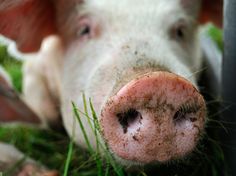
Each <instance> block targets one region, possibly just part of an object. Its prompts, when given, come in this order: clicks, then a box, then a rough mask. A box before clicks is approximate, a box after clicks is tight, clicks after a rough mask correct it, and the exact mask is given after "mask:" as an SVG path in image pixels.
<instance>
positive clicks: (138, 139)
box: [100, 72, 206, 164]
mask: <svg viewBox="0 0 236 176" xmlns="http://www.w3.org/2000/svg"><path fill="white" fill-rule="evenodd" d="M205 111H206V109H205V103H204V100H203V97H202V96H201V95H200V94H199V93H198V91H197V90H196V89H195V88H194V87H193V86H192V85H191V83H189V82H188V81H187V80H185V79H183V78H182V77H179V76H177V75H174V74H172V73H167V72H153V73H149V74H146V75H144V76H141V77H139V78H137V79H136V80H133V81H131V82H130V83H128V84H127V85H125V86H124V87H123V88H122V89H120V90H119V91H118V92H117V94H116V95H114V96H113V97H111V98H110V99H109V100H108V102H107V104H106V105H105V106H104V108H103V111H102V114H101V120H100V122H101V127H102V130H103V136H104V138H105V141H106V142H107V144H108V146H109V147H110V149H111V151H112V152H113V153H114V155H115V156H116V158H118V160H123V162H124V161H127V162H126V163H129V162H133V163H139V164H148V163H153V162H162V163H163V162H167V161H169V160H174V159H179V158H182V157H184V156H185V155H187V154H189V153H190V152H191V151H192V150H193V149H194V148H195V146H196V144H197V141H198V140H199V137H200V134H201V132H202V130H203V128H204V122H205Z"/></svg>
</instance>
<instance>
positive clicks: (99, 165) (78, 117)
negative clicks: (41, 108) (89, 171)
mask: <svg viewBox="0 0 236 176" xmlns="http://www.w3.org/2000/svg"><path fill="white" fill-rule="evenodd" d="M83 101H84V104H87V102H86V99H85V96H84V97H83ZM72 105H73V109H74V114H75V116H76V118H77V120H78V122H79V125H80V128H81V130H82V132H83V136H84V139H85V142H86V144H87V146H88V148H89V152H90V154H91V155H93V154H95V162H96V165H97V169H98V174H97V175H98V176H102V175H103V174H102V160H101V159H100V157H99V155H98V151H96V152H95V151H94V150H93V149H92V146H91V144H90V142H89V140H88V137H87V134H86V131H85V129H84V126H83V123H82V121H81V119H80V115H79V113H78V110H77V108H76V106H75V104H74V103H73V102H72ZM84 108H85V109H87V105H86V106H84ZM86 111H87V110H86ZM85 113H86V112H85ZM87 114H88V113H87ZM87 119H88V121H89V122H90V120H89V118H87ZM90 127H91V128H92V124H91V122H90ZM92 129H93V128H92ZM94 132H95V133H96V135H95V137H96V141H97V140H98V137H97V132H96V129H95V130H94Z"/></svg>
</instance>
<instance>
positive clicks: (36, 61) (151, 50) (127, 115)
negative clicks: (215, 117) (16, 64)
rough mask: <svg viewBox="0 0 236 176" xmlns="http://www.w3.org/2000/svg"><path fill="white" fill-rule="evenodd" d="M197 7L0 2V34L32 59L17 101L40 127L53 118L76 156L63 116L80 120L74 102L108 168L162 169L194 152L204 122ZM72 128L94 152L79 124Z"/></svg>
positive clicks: (106, 0) (182, 2) (146, 0)
mask: <svg viewBox="0 0 236 176" xmlns="http://www.w3.org/2000/svg"><path fill="white" fill-rule="evenodd" d="M206 2H207V1H206ZM206 2H204V3H206ZM204 3H203V5H204ZM200 7H201V1H200V0H172V1H166V0H156V1H152V0H120V1H119V2H117V1H115V0H86V1H84V0H70V1H66V0H58V1H55V0H49V1H42V0H27V1H3V2H1V5H0V9H1V10H0V21H1V22H0V32H1V33H2V34H3V35H5V36H7V37H9V38H11V39H13V40H15V41H16V43H17V46H18V49H19V50H20V51H21V52H35V51H39V52H38V53H37V54H33V55H32V56H31V57H32V58H31V59H28V60H27V61H26V63H25V65H24V80H23V99H24V101H25V102H26V103H27V104H28V106H29V107H30V108H32V109H33V110H34V112H35V113H36V114H37V115H38V116H39V117H40V119H41V121H42V125H43V126H45V127H47V126H48V125H53V124H56V123H58V122H59V121H60V115H61V116H62V123H63V125H64V127H65V129H66V131H67V133H68V134H69V136H74V140H75V142H76V143H77V144H78V145H79V146H81V147H84V148H86V147H87V145H86V141H85V139H84V137H83V133H82V131H81V129H80V126H79V125H78V123H77V122H76V123H75V118H74V113H73V107H72V102H74V103H75V104H76V106H77V107H78V109H81V110H83V107H84V105H83V99H82V98H81V95H82V92H83V93H84V94H85V95H86V97H90V98H91V100H92V103H93V106H94V109H95V112H96V113H97V116H98V120H99V124H100V127H101V134H100V135H99V140H100V141H101V143H105V144H106V145H107V146H108V148H109V151H110V153H112V155H113V156H114V158H115V159H116V161H117V162H119V163H120V164H121V165H125V166H136V165H146V164H150V163H167V162H169V161H173V160H178V159H181V158H183V157H185V156H186V155H188V154H190V153H191V152H192V151H193V150H194V149H195V147H196V145H197V143H198V141H199V139H200V137H201V135H202V133H203V131H204V125H205V122H206V103H205V101H204V98H203V96H202V95H201V93H200V92H199V88H198V85H197V80H198V74H197V73H198V72H199V71H201V70H202V67H203V66H202V53H201V48H200V45H199V41H198V24H199V19H200V20H202V21H204V20H206V17H209V15H206V12H205V13H204V15H203V16H201V15H200ZM219 15H220V14H219ZM15 19H17V20H15ZM216 19H217V18H216ZM42 41H43V42H42ZM41 42H42V45H41ZM40 46H41V47H40ZM91 113H92V112H89V114H90V116H91ZM81 121H82V123H83V124H84V126H85V129H86V133H87V134H88V138H89V140H90V143H91V144H92V147H93V148H94V149H95V148H96V137H95V134H94V132H93V130H92V129H91V127H90V126H89V123H88V121H87V118H86V117H84V116H83V115H82V114H81ZM73 129H74V130H73Z"/></svg>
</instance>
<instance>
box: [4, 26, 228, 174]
mask: <svg viewBox="0 0 236 176" xmlns="http://www.w3.org/2000/svg"><path fill="white" fill-rule="evenodd" d="M209 34H210V35H211V36H212V37H213V39H214V40H215V41H216V42H217V43H218V46H219V47H220V48H222V47H223V44H222V34H221V31H220V30H218V29H216V28H214V27H212V28H209ZM0 64H1V65H3V66H4V67H5V68H6V70H7V71H8V72H9V74H10V75H11V77H12V79H13V83H14V86H15V88H16V90H18V91H19V92H20V91H21V80H22V73H21V66H22V63H20V62H19V61H16V60H14V59H13V58H12V57H10V56H9V55H8V54H7V52H6V48H5V47H4V46H0ZM82 99H83V103H84V108H83V109H82V110H81V109H78V108H77V106H76V104H75V103H72V105H71V106H72V107H73V110H74V121H76V122H77V124H79V125H80V128H81V129H82V133H83V136H84V138H85V140H86V143H87V146H88V147H87V148H88V150H84V149H82V148H80V147H78V146H77V145H75V144H74V136H73V137H72V138H71V139H69V138H68V136H67V134H66V133H65V131H63V130H62V131H53V130H41V129H36V128H30V127H16V128H12V127H0V140H1V141H4V142H7V143H10V144H13V145H15V146H16V147H17V148H19V149H20V150H21V151H23V152H24V153H25V154H26V156H29V157H31V158H33V159H35V160H36V161H37V162H39V163H41V164H43V165H45V166H47V167H48V168H50V169H56V170H58V171H59V173H61V175H63V176H77V175H79V176H94V175H99V176H103V175H105V176H108V175H112V176H123V175H127V176H133V175H135V176H136V175H138V176H146V175H159V176H167V175H168V176H171V175H173V176H185V175H186V176H199V175H201V176H208V175H212V176H221V175H223V174H222V171H223V170H224V168H225V164H224V155H223V152H222V149H221V146H220V145H219V143H218V142H217V139H218V138H217V136H218V132H217V130H215V129H217V128H222V127H221V125H222V124H221V123H219V121H218V120H217V117H214V118H216V119H214V120H212V121H209V123H208V125H207V127H206V135H204V137H203V138H202V141H201V142H200V144H199V145H198V147H197V150H196V151H194V152H193V154H192V155H191V156H189V157H187V158H186V159H184V161H178V162H174V163H168V164H166V165H156V166H147V167H145V168H142V167H140V171H138V172H134V173H133V172H131V173H130V172H126V171H125V170H124V169H123V168H122V167H121V166H120V165H118V164H117V163H116V162H115V160H114V158H113V156H112V155H111V154H110V153H109V152H105V155H104V157H103V158H101V156H100V155H99V152H98V151H100V150H104V151H107V150H108V147H107V146H106V144H101V142H100V141H99V139H98V137H97V140H96V149H93V148H92V146H91V144H90V141H89V139H88V135H87V134H86V129H85V128H84V125H83V123H82V121H81V118H87V121H88V124H89V126H90V128H91V129H92V130H93V131H94V134H95V136H99V134H100V131H101V130H100V127H99V123H98V119H97V115H96V113H95V111H94V108H93V105H92V101H91V99H88V100H87V97H85V95H84V94H82ZM211 106H213V105H212V104H211ZM214 109H215V107H209V114H211V110H212V111H213V113H215V111H214ZM88 112H92V113H91V114H92V115H91V116H90V115H89V113H88ZM93 124H94V125H93ZM73 129H74V128H73ZM73 129H72V130H73ZM72 134H74V132H73V131H72ZM8 173H9V172H8ZM4 176H5V175H4Z"/></svg>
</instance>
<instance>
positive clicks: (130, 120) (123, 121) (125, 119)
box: [116, 109, 142, 133]
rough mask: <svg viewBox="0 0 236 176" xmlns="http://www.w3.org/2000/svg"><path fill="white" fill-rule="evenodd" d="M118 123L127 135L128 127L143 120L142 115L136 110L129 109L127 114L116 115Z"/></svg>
mask: <svg viewBox="0 0 236 176" xmlns="http://www.w3.org/2000/svg"><path fill="white" fill-rule="evenodd" d="M116 116H117V117H118V121H119V123H120V125H121V126H122V128H123V132H124V133H126V132H127V130H128V127H130V126H131V125H132V124H134V123H135V122H137V121H140V120H141V119H142V115H141V113H140V112H138V111H137V110H135V109H129V110H128V111H126V112H123V113H118V114H116Z"/></svg>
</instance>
